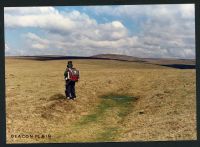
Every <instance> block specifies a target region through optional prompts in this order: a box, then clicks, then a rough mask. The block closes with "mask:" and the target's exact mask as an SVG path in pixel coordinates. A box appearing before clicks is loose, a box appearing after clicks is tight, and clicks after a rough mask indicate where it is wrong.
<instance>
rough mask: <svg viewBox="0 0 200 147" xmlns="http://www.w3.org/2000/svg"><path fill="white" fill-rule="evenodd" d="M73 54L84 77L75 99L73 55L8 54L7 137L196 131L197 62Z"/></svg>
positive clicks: (175, 135) (123, 137) (66, 138)
mask: <svg viewBox="0 0 200 147" xmlns="http://www.w3.org/2000/svg"><path fill="white" fill-rule="evenodd" d="M73 62H74V65H75V66H76V67H77V68H78V69H79V70H80V74H81V77H80V81H79V82H78V83H77V85H76V91H77V99H76V100H75V101H69V100H66V99H65V96H64V88H65V87H64V85H65V82H64V78H63V73H64V69H65V67H66V63H67V61H66V60H58V61H56V60H53V61H34V60H25V59H6V117H7V118H6V121H7V143H33V142H34V143H39V142H99V141H158V140H195V139H196V92H195V89H196V87H195V86H196V85H195V83H196V81H195V70H194V69H188V70H181V69H174V68H169V67H163V66H156V65H151V64H145V63H139V62H125V61H113V60H74V61H73ZM115 97H119V98H121V97H122V98H125V99H126V98H127V101H121V100H115V99H114V98H115ZM12 134H17V135H18V134H29V135H30V134H33V135H34V134H51V136H52V137H51V139H48V138H44V139H37V138H11V135H12Z"/></svg>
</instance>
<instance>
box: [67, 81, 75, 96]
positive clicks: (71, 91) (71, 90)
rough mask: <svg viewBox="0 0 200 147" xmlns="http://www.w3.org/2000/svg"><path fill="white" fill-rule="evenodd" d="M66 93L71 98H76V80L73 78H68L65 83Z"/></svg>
mask: <svg viewBox="0 0 200 147" xmlns="http://www.w3.org/2000/svg"><path fill="white" fill-rule="evenodd" d="M65 95H66V97H69V98H71V99H73V98H76V93H75V82H74V81H71V80H66V84H65Z"/></svg>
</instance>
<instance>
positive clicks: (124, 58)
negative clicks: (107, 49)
mask: <svg viewBox="0 0 200 147" xmlns="http://www.w3.org/2000/svg"><path fill="white" fill-rule="evenodd" d="M91 58H101V59H113V60H121V61H136V62H138V61H139V62H145V61H144V60H143V59H142V58H138V57H133V56H127V55H118V54H99V55H94V56H91Z"/></svg>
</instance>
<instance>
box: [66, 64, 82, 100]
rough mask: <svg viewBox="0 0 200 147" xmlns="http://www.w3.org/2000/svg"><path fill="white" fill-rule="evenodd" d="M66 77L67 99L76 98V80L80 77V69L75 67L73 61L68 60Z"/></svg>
mask: <svg viewBox="0 0 200 147" xmlns="http://www.w3.org/2000/svg"><path fill="white" fill-rule="evenodd" d="M64 78H65V95H66V98H67V99H72V100H74V99H75V98H76V93H75V82H77V81H78V79H79V71H78V70H76V69H75V68H73V64H72V61H68V64H67V68H66V70H65V72H64Z"/></svg>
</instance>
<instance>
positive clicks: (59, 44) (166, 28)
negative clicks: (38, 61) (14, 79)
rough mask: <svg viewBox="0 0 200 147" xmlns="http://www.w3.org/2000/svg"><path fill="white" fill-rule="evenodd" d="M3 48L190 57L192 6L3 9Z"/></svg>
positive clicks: (10, 51)
mask: <svg viewBox="0 0 200 147" xmlns="http://www.w3.org/2000/svg"><path fill="white" fill-rule="evenodd" d="M4 11H5V53H6V56H12V55H18V56H21V55H66V56H92V55H96V54H110V53H114V54H124V55H131V56H136V57H146V58H184V59H185V58H192V59H194V58H195V30H194V27H195V19H194V5H193V4H182V5H178V4H176V5H132V6H131V5H129V6H127V5H123V6H120V5H119V6H78V7H77V6H76V7H75V6H65V7H22V8H20V7H18V8H17V7H13V8H5V10H4Z"/></svg>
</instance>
